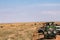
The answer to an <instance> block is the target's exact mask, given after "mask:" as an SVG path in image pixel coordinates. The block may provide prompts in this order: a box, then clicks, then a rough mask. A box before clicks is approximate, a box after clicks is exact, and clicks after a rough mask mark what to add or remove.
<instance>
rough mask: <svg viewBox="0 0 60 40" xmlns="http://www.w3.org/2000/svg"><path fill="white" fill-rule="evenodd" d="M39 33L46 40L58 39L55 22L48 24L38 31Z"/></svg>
mask: <svg viewBox="0 0 60 40" xmlns="http://www.w3.org/2000/svg"><path fill="white" fill-rule="evenodd" d="M38 33H43V34H44V38H46V39H51V38H56V26H55V24H54V22H46V23H45V26H44V27H42V28H40V29H39V30H38Z"/></svg>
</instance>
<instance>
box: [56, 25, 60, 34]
mask: <svg viewBox="0 0 60 40" xmlns="http://www.w3.org/2000/svg"><path fill="white" fill-rule="evenodd" d="M56 31H57V34H58V35H60V26H56Z"/></svg>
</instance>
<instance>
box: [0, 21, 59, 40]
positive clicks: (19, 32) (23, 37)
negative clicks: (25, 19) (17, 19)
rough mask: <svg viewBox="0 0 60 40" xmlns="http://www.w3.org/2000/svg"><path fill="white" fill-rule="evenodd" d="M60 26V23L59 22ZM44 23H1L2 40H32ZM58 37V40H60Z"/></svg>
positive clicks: (0, 34)
mask: <svg viewBox="0 0 60 40" xmlns="http://www.w3.org/2000/svg"><path fill="white" fill-rule="evenodd" d="M57 23H58V24H60V23H59V22H57ZM42 24H43V22H29V23H1V24H0V40H32V39H33V37H34V36H33V34H36V30H37V29H38V28H39V27H42V26H43V25H42ZM59 39H60V36H59V35H58V36H57V38H56V40H59Z"/></svg>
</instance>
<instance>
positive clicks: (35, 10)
mask: <svg viewBox="0 0 60 40" xmlns="http://www.w3.org/2000/svg"><path fill="white" fill-rule="evenodd" d="M59 17H60V0H0V23H10V22H11V23H12V22H41V21H42V22H43V21H60V18H59Z"/></svg>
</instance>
